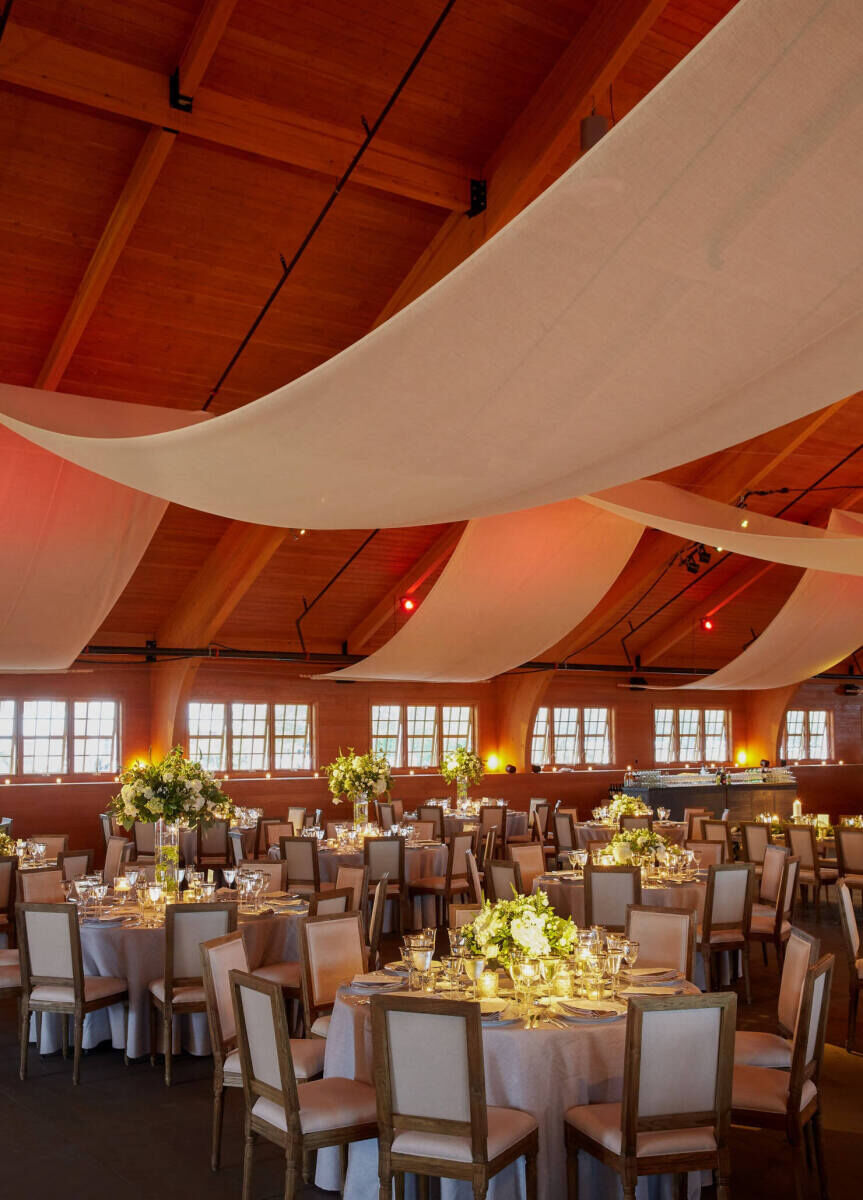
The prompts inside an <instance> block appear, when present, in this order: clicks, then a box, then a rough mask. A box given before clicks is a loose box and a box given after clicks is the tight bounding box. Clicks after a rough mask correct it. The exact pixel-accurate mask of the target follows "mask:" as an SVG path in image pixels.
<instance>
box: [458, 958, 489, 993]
mask: <svg viewBox="0 0 863 1200" xmlns="http://www.w3.org/2000/svg"><path fill="white" fill-rule="evenodd" d="M462 965H463V967H464V973H465V975H466V976H467V977H468V979H469V980H470V981H471V983H472V984H473V999H474V1000H476V999H477V990H476V989H477V983H478V982H479V977H480V975H482V973H483V971H484V970H485V958H484V957H482V956H481V955H478V954H466V955H465V956H464V958H463V959H462Z"/></svg>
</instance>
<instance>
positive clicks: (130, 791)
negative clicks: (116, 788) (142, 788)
mask: <svg viewBox="0 0 863 1200" xmlns="http://www.w3.org/2000/svg"><path fill="white" fill-rule="evenodd" d="M120 795H121V797H122V798H123V799H124V800H125V801H126V807H127V808H128V804H129V801H130V800H131V799H132V797H133V796H134V795H135V789H134V788H133V787H132V785H131V784H130V783H124V784H123V786H122V788H121V789H120Z"/></svg>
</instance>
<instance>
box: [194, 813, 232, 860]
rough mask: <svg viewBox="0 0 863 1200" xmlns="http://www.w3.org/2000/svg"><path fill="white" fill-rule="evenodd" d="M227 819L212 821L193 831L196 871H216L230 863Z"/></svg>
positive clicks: (199, 825)
mask: <svg viewBox="0 0 863 1200" xmlns="http://www.w3.org/2000/svg"><path fill="white" fill-rule="evenodd" d="M229 831H230V825H229V823H228V822H227V821H213V823H212V824H211V825H207V826H204V825H201V824H200V823H199V824H198V827H197V829H196V831H195V835H196V836H195V868H196V870H198V871H208V870H211V871H218V870H221V869H222V868H223V867H228V866H230V865H231V844H230V839H229V837H228V833H229Z"/></svg>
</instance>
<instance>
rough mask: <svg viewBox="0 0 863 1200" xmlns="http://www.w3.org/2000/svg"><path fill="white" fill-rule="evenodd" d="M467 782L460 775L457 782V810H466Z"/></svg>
mask: <svg viewBox="0 0 863 1200" xmlns="http://www.w3.org/2000/svg"><path fill="white" fill-rule="evenodd" d="M467 800H468V796H467V780H466V779H465V778H464V776H462V775H460V776H459V777H458V779H457V780H456V781H455V805H456V808H465V807H466V806H467Z"/></svg>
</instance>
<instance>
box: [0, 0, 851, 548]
mask: <svg viewBox="0 0 863 1200" xmlns="http://www.w3.org/2000/svg"><path fill="white" fill-rule="evenodd" d="M861 146H863V4H861V3H860V0H741V3H739V4H738V5H737V6H736V7H735V8H734V9H733V10H732V11H731V12H730V13H729V15H728V16H727V17H726V18H725V19H724V20H723V21H722V22H721V23H720V24H719V25H718V26H717V27H716V29H715V30H714V31H713V32H712V33H711V34H710V35H709V36H707V37H706V38H705V39H704V40H703V41H702V42H701V43H700V44H699V45H698V46H697V47H696V48H695V49H694V50H693V51H692V53H691V54H689V55H688V56H687V57H686V58H685V59H684V60H683V61H682V62H681V64H680V65H679V66H678V67H676V68H675V69H674V70H673V71H672V72H671V73H670V74H669V75H668V76H667V78H666V79H665V80H664V81H663V82H662V83H660V84H659V85H658V86H657V87H656V88H655V89H654V90H653V91H652V92H651V93H650V94H649V96H647V98H646V99H645V100H644V101H642V102H641V103H640V104H639V105H638V106H637V107H636V108H635V109H634V110H633V111H632V112H631V113H630V114H629V115H628V116H626V117H625V118H624V119H623V120H622V121H621V122H620V123H619V124H618V125H616V126H615V128H614V129H613V130H612V131H611V132H610V133H609V134H608V136H607V137H605V138H603V140H602V141H601V142H599V143H598V145H596V146H595V147H594V148H593V149H592V150H591V151H590V152H589V153H588V154H586V155H584V156H583V157H582V158H581V159H580V160H579V161H578V162H577V163H576V164H575V165H574V166H573V167H572V168H571V169H570V170H569V171H568V172H567V173H566V174H565V175H564V176H562V177H561V179H560V180H558V181H557V183H555V184H554V185H553V186H552V187H550V188H549V189H548V190H547V191H546V192H545V193H544V194H543V195H542V196H540V197H539V198H538V199H537V200H536V201H535V202H534V203H533V204H531V205H530V206H529V207H528V208H527V209H525V210H524V212H523V213H521V214H520V215H519V216H518V217H516V218H515V219H514V220H513V221H511V222H510V223H509V224H508V225H507V226H506V227H505V228H504V229H502V230H501V231H500V232H499V233H498V234H497V235H496V236H495V237H493V238H491V239H490V240H489V241H488V242H487V243H486V244H485V245H484V246H483V247H481V248H480V249H479V250H478V251H477V252H476V253H475V254H474V255H472V256H471V257H470V258H469V259H468V260H467V261H465V262H464V263H463V264H462V265H461V266H460V267H458V268H457V269H456V270H454V271H453V272H452V273H451V274H450V275H448V276H447V277H446V278H445V279H443V280H442V281H441V282H440V283H438V284H437V285H436V286H435V287H433V288H431V289H429V290H428V291H427V292H426V293H425V294H424V295H423V296H421V297H420V298H419V299H417V300H416V301H415V302H414V303H413V304H411V305H409V306H408V307H407V308H405V309H404V310H403V311H402V312H400V313H398V314H397V315H396V316H394V317H393V318H392V319H391V320H389V321H388V322H386V323H385V324H383V325H382V326H381V327H380V328H378V329H376V330H375V331H373V332H372V333H370V334H369V335H368V336H367V337H365V338H364V339H362V340H361V341H360V342H358V343H356V344H355V345H353V346H351V347H350V348H349V349H347V350H345V351H344V352H343V353H341V354H339V355H337V356H336V357H335V358H333V359H331V360H330V361H329V362H326V363H324V364H323V365H322V366H320V367H318V368H316V369H315V370H314V371H311V372H310V373H309V374H307V375H305V376H303V377H302V378H300V379H298V380H295V381H294V382H292V383H290V384H288V385H287V386H286V387H283V388H281V389H279V390H278V391H276V392H273V393H271V394H270V395H268V396H265V397H263V398H262V399H260V400H257V401H255V402H254V403H252V404H249V405H247V406H246V407H244V408H241V409H239V410H237V411H235V412H232V413H228V414H226V415H223V416H220V417H218V418H216V419H214V420H212V421H210V422H208V423H207V424H205V425H202V426H197V427H190V428H187V429H179V430H174V431H166V432H159V433H157V434H155V435H149V436H137V437H134V436H127V437H117V436H114V437H102V438H99V439H95V438H92V437H86V436H81V435H80V433H78V434H75V435H73V434H72V433H71V432H70V431H69V430H58V428H57V426H56V425H54V424H53V423H52V421H51V420H50V419H48V418H47V417H46V418H43V419H42V420H41V421H35V420H33V421H29V422H28V421H25V420H22V419H21V417H20V415H19V416H18V418H17V419H16V417H15V414H14V413H12V412H11V410H10V408H9V405H8V389H0V412H2V413H5V414H6V415H5V416H3V418H2V419H3V420H4V421H5V423H6V424H7V425H8V426H9V427H10V428H11V429H13V430H15V431H17V432H19V433H21V434H23V435H24V436H26V437H28V438H30V439H31V440H32V441H34V442H37V443H38V444H39V445H41V446H44V447H46V448H47V449H50V450H53V451H55V452H56V453H57V454H59V455H61V456H63V457H65V458H68V459H69V460H70V461H72V462H75V463H78V464H79V465H81V466H84V467H88V468H89V469H91V470H93V471H96V472H98V473H100V474H102V475H105V476H107V477H108V478H109V479H114V480H116V481H118V482H120V483H124V484H127V485H128V486H130V487H135V488H139V489H141V490H142V491H148V492H150V493H151V494H153V495H156V496H159V497H161V498H162V499H165V500H172V501H175V502H177V503H179V504H184V505H187V506H189V507H192V508H197V509H202V510H204V511H207V512H213V513H218V514H220V515H222V516H226V517H234V518H239V519H242V520H244V521H250V522H257V523H263V524H268V525H281V526H302V527H307V528H319V529H323V528H348V527H350V528H357V527H373V526H395V525H416V524H424V523H433V522H444V521H452V520H457V519H463V518H474V517H481V516H488V515H490V514H496V513H503V512H510V511H514V510H521V509H526V508H530V507H534V506H537V505H547V504H550V503H553V502H556V501H560V500H563V499H568V498H570V497H572V496H577V495H581V494H584V493H586V492H592V491H596V490H597V489H601V488H607V487H611V486H613V485H615V484H619V483H622V482H625V481H626V480H628V479H632V478H635V477H638V476H643V475H651V474H655V473H657V472H659V471H661V470H663V469H666V468H669V467H672V466H675V465H677V464H679V463H681V462H687V461H690V460H692V459H693V458H696V457H699V456H702V455H705V454H708V453H710V452H712V451H716V450H719V449H722V448H723V447H727V446H730V445H734V444H736V443H738V442H740V441H741V440H744V439H745V438H750V437H753V436H755V435H757V434H760V433H763V432H765V431H766V430H769V429H773V428H775V427H777V426H779V425H782V424H784V423H786V422H788V421H791V420H792V419H794V418H797V417H800V416H801V415H803V414H805V413H807V412H811V411H814V410H815V409H818V408H822V407H824V406H825V405H827V404H829V403H831V402H833V401H835V400H838V399H840V398H842V397H844V396H847V395H849V394H851V393H852V392H854V391H856V390H857V389H859V387H860V386H861V380H863V270H861V250H863V222H861V220H860V212H859V208H860V196H861V195H863V154H861V152H860V151H861ZM478 219H480V220H481V218H478Z"/></svg>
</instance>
